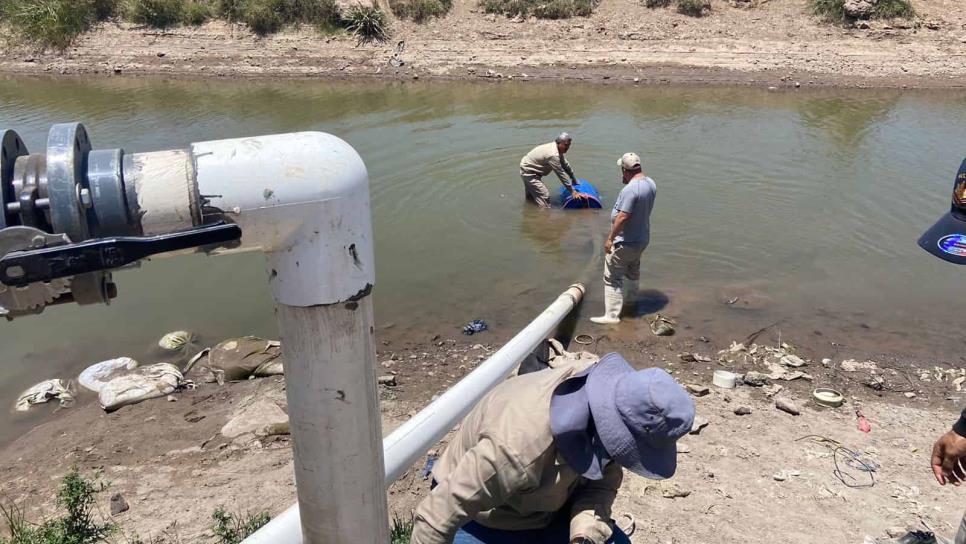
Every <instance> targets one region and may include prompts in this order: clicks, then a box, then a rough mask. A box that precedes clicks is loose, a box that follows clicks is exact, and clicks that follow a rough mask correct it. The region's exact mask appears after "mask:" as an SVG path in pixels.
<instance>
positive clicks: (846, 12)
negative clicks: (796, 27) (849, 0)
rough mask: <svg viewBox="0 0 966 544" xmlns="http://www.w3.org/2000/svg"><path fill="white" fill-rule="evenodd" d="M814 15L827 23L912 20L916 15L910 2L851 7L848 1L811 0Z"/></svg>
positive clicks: (880, 1) (887, 1) (900, 0)
mask: <svg viewBox="0 0 966 544" xmlns="http://www.w3.org/2000/svg"><path fill="white" fill-rule="evenodd" d="M809 6H810V7H811V10H812V13H814V14H816V15H818V16H820V17H822V18H823V19H825V20H826V21H829V22H835V23H846V24H849V23H852V22H853V21H855V20H856V19H893V18H903V19H911V18H912V17H914V16H915V15H916V10H915V9H913V7H912V4H911V3H909V0H878V2H875V3H874V4H872V3H864V4H862V5H858V4H857V5H856V6H854V7H849V6H847V5H846V0H809Z"/></svg>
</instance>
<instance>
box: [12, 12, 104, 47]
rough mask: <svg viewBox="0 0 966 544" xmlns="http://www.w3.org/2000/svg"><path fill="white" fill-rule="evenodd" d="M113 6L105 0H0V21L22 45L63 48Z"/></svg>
mask: <svg viewBox="0 0 966 544" xmlns="http://www.w3.org/2000/svg"><path fill="white" fill-rule="evenodd" d="M113 7H114V6H113V2H110V1H106V0H0V20H2V21H3V23H4V24H5V25H7V26H8V27H9V28H10V30H12V31H13V33H14V34H15V35H16V36H17V37H19V38H20V39H22V40H23V41H25V42H29V43H34V44H38V45H42V46H48V47H54V48H57V49H64V48H66V47H67V46H68V45H70V44H71V42H73V41H74V38H76V37H77V36H78V35H79V34H80V33H81V32H84V31H85V30H87V29H88V28H90V27H91V25H93V24H94V23H96V22H97V21H98V20H99V19H100V18H106V17H108V16H110V14H112V13H113Z"/></svg>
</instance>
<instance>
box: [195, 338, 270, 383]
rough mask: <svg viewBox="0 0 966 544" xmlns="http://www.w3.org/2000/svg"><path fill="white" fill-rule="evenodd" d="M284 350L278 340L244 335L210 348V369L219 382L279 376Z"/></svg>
mask: <svg viewBox="0 0 966 544" xmlns="http://www.w3.org/2000/svg"><path fill="white" fill-rule="evenodd" d="M281 356H282V347H281V344H280V343H279V342H277V341H275V340H266V339H264V338H258V337H257V336H243V337H241V338H232V339H229V340H225V341H224V342H222V343H220V344H218V345H217V346H215V347H213V348H211V351H210V352H209V353H208V368H209V369H210V370H211V372H212V373H213V374H214V375H215V378H216V379H217V380H218V383H224V382H226V381H228V382H235V381H243V380H247V379H249V378H253V377H254V378H263V377H265V376H276V375H279V374H282V373H283V372H284V369H283V365H282V357H281Z"/></svg>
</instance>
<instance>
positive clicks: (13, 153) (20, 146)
mask: <svg viewBox="0 0 966 544" xmlns="http://www.w3.org/2000/svg"><path fill="white" fill-rule="evenodd" d="M26 154H27V146H26V145H24V143H23V140H21V139H20V136H18V135H17V133H16V132H14V131H12V130H0V205H2V206H3V208H2V209H0V229H2V228H5V227H9V226H10V225H12V224H13V223H11V222H9V221H7V204H8V203H11V202H16V201H17V194H16V192H15V191H14V188H13V167H14V165H15V164H16V163H17V157H20V156H23V155H26Z"/></svg>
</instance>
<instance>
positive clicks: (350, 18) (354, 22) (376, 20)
mask: <svg viewBox="0 0 966 544" xmlns="http://www.w3.org/2000/svg"><path fill="white" fill-rule="evenodd" d="M344 22H345V28H346V30H348V31H349V32H351V33H353V34H355V36H356V38H358V40H359V43H360V44H363V43H372V42H384V41H386V40H388V39H389V31H388V30H387V27H386V14H385V13H384V12H383V11H382V10H381V9H379V6H377V5H375V4H370V5H368V6H366V5H363V4H355V5H353V6H352V7H350V8H349V11H348V12H347V13H346V14H345V21H344Z"/></svg>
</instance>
